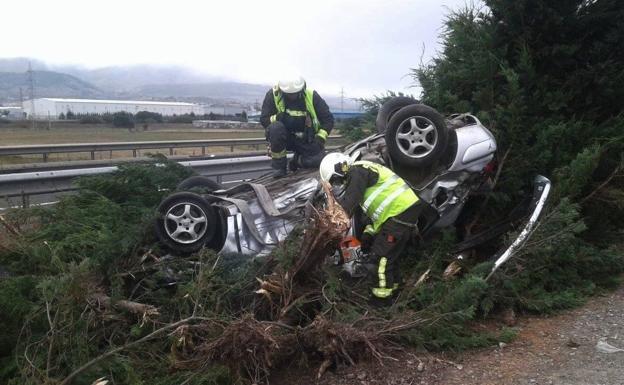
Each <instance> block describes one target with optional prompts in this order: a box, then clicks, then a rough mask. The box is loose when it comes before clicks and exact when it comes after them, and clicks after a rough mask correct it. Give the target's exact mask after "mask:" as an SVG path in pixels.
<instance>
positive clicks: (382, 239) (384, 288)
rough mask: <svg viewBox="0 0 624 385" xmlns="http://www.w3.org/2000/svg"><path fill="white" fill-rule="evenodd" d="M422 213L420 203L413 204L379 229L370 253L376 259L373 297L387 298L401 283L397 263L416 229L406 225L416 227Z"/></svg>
mask: <svg viewBox="0 0 624 385" xmlns="http://www.w3.org/2000/svg"><path fill="white" fill-rule="evenodd" d="M421 211H422V205H421V204H420V203H416V204H414V205H413V206H412V207H410V208H409V209H407V210H406V211H405V212H403V213H402V214H400V215H398V216H397V218H396V219H397V220H398V221H400V222H403V223H399V222H398V221H396V220H395V218H390V219H388V220H387V221H386V222H384V224H383V225H381V228H380V229H379V232H378V233H377V235H376V236H375V240H374V241H373V245H372V246H371V251H372V253H373V255H374V256H375V257H376V258H377V276H376V277H375V285H374V287H373V289H372V292H373V295H374V296H376V297H379V298H387V297H390V296H392V295H393V294H394V292H395V291H396V289H397V288H398V287H399V284H400V282H401V277H400V274H401V272H400V269H399V261H400V260H401V256H402V254H403V252H404V251H405V247H406V246H407V244H408V242H409V240H410V238H411V235H412V233H414V232H415V231H416V228H414V227H413V226H409V225H407V224H414V225H416V224H417V222H418V216H419V215H420V212H421Z"/></svg>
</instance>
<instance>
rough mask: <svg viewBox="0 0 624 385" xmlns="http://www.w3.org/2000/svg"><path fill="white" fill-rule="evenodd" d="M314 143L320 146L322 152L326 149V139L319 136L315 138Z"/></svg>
mask: <svg viewBox="0 0 624 385" xmlns="http://www.w3.org/2000/svg"><path fill="white" fill-rule="evenodd" d="M314 143H316V145H317V146H319V147H320V148H321V150H322V149H324V148H325V139H323V138H321V137H320V136H318V135H317V136H315V137H314Z"/></svg>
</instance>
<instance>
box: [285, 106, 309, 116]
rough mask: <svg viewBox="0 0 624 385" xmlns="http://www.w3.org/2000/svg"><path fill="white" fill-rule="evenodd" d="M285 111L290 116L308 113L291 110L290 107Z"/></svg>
mask: <svg viewBox="0 0 624 385" xmlns="http://www.w3.org/2000/svg"><path fill="white" fill-rule="evenodd" d="M285 112H286V113H287V114H288V115H290V116H306V115H307V113H308V112H307V111H300V110H289V109H288V108H287V109H286V111H285Z"/></svg>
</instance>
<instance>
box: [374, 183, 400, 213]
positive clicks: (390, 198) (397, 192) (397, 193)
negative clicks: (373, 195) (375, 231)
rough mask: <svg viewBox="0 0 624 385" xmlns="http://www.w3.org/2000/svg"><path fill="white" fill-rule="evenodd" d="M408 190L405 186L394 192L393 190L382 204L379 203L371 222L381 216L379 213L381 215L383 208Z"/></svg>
mask: <svg viewBox="0 0 624 385" xmlns="http://www.w3.org/2000/svg"><path fill="white" fill-rule="evenodd" d="M407 190H409V186H408V185H407V184H405V183H404V184H403V186H401V187H399V188H397V189H396V190H394V191H393V192H392V194H390V195H388V197H387V198H386V199H384V201H383V202H381V204H380V205H379V207H377V210H375V212H374V213H373V216H372V218H371V219H372V220H373V221H376V220H377V219H378V218H379V216H380V215H381V213H383V211H384V210H385V208H386V207H387V206H388V205H389V204H390V203H392V202H394V200H395V199H396V198H397V197H398V196H399V195H401V194H403V193H404V192H405V191H407Z"/></svg>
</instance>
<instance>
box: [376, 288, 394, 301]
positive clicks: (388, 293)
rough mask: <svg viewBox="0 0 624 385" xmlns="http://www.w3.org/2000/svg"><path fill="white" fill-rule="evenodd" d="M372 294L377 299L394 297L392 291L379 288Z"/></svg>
mask: <svg viewBox="0 0 624 385" xmlns="http://www.w3.org/2000/svg"><path fill="white" fill-rule="evenodd" d="M372 292H373V295H374V296H375V297H377V298H388V297H390V296H391V295H392V289H384V288H379V287H375V288H373V290H372Z"/></svg>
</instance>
